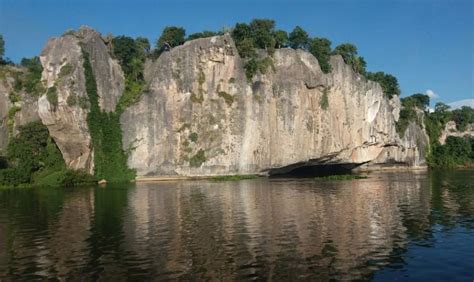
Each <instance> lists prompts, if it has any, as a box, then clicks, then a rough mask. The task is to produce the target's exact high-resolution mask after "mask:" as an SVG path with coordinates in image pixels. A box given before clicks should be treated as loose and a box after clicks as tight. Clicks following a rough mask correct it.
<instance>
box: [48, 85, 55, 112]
mask: <svg viewBox="0 0 474 282" xmlns="http://www.w3.org/2000/svg"><path fill="white" fill-rule="evenodd" d="M46 98H47V99H48V102H49V103H50V104H51V105H53V108H56V107H57V106H58V90H57V89H56V86H51V87H50V88H48V91H47V92H46Z"/></svg>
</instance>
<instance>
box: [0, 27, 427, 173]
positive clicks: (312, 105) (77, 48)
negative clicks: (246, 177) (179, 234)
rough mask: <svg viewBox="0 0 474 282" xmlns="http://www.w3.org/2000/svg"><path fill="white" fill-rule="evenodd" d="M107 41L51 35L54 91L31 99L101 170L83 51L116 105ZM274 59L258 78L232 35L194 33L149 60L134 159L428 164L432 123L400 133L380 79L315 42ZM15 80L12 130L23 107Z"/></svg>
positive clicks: (257, 169)
mask: <svg viewBox="0 0 474 282" xmlns="http://www.w3.org/2000/svg"><path fill="white" fill-rule="evenodd" d="M107 44H108V43H106V41H105V40H104V39H103V38H102V37H101V35H100V34H99V33H98V32H96V31H94V30H92V29H90V28H87V27H81V29H80V30H79V31H77V32H73V33H68V34H65V35H63V36H61V37H59V38H53V39H50V40H49V41H48V43H47V44H46V46H45V48H44V49H43V51H42V53H41V56H40V59H41V63H42V65H43V73H42V82H43V84H44V87H45V89H47V90H46V91H45V93H43V95H42V96H41V97H40V98H39V100H38V101H37V102H36V101H33V102H32V103H31V105H33V107H34V108H35V109H32V110H31V112H32V113H36V109H37V113H38V115H39V117H40V118H41V120H42V122H43V123H44V124H45V125H46V126H47V127H48V129H49V132H50V134H51V136H52V137H53V138H54V140H55V141H56V143H57V145H58V147H59V149H60V150H61V152H62V154H63V157H64V159H65V161H66V164H67V165H68V166H69V167H70V168H73V169H85V170H86V171H89V172H93V168H94V165H93V163H94V152H93V148H92V145H91V137H90V133H89V128H88V125H87V114H88V111H89V106H90V105H89V102H88V96H87V93H86V86H85V76H84V68H83V63H84V53H83V52H87V54H89V57H90V62H91V65H92V70H93V73H94V76H95V78H96V82H97V92H98V96H99V105H100V107H101V109H102V110H103V111H113V110H114V109H115V107H116V104H117V103H118V100H119V98H120V96H121V95H122V93H123V91H124V74H123V71H122V69H121V67H120V65H119V64H118V62H117V61H116V60H115V59H113V57H112V56H111V55H110V46H108V45H107ZM271 58H272V59H271V61H272V64H270V65H271V66H270V67H269V68H268V69H267V72H266V73H265V74H260V75H257V76H256V77H254V78H253V79H252V81H248V80H247V78H246V75H245V70H244V67H243V66H244V60H243V59H241V58H240V57H239V55H238V52H237V49H236V48H235V45H234V42H233V40H232V38H231V37H230V36H229V35H223V36H215V37H210V38H203V39H196V40H193V41H188V42H186V43H185V44H184V45H182V46H179V47H176V48H173V49H171V50H170V51H168V52H164V53H163V54H162V55H161V56H160V57H159V58H158V59H156V60H151V59H149V60H147V61H146V63H145V72H144V76H145V91H144V93H142V96H141V98H140V100H139V102H138V103H136V104H135V105H132V106H130V107H129V108H127V109H126V110H125V112H124V113H123V114H122V116H121V126H122V131H123V146H124V150H126V151H128V152H129V158H128V165H129V166H130V167H131V168H134V169H136V170H137V174H138V175H139V176H144V175H189V176H190V175H217V174H247V173H264V172H269V173H279V172H285V171H288V170H291V169H293V168H295V167H298V166H305V165H314V164H345V165H346V164H347V165H354V166H355V165H361V164H365V165H366V166H367V165H369V166H370V165H376V166H380V165H384V164H390V165H394V164H395V165H404V166H423V165H424V156H423V155H424V154H423V153H424V146H426V144H428V137H427V136H426V134H425V133H424V129H423V128H420V127H419V126H418V125H416V124H411V125H410V126H409V128H408V130H407V133H406V134H405V136H404V138H403V139H400V137H399V136H398V134H397V133H396V130H395V123H396V121H397V120H398V115H399V111H400V101H399V98H398V97H394V98H393V99H391V100H389V99H388V98H387V97H386V95H384V94H383V91H382V88H381V87H380V85H379V84H378V83H375V82H372V81H368V80H367V79H365V78H364V77H362V76H360V75H358V74H356V73H355V72H354V71H353V70H352V68H351V67H350V66H348V65H346V64H345V63H344V61H343V59H342V58H341V57H340V56H333V57H331V60H330V63H331V65H332V69H333V70H332V72H330V73H329V74H324V73H323V72H322V71H321V69H320V66H319V64H318V61H317V60H316V58H315V57H314V56H312V55H311V54H310V53H308V52H306V51H304V50H293V49H278V50H276V52H275V54H274V55H273V56H272V57H271ZM7 82H8V81H7ZM2 83H3V84H4V85H5V81H3V80H2ZM7 84H8V83H7ZM10 84H11V83H10ZM10 84H9V85H10ZM4 85H2V86H0V109H1V113H2V116H1V118H2V127H0V130H3V131H4V130H5V126H4V124H5V114H4V113H6V112H7V111H8V108H11V103H10V104H9V102H8V101H7V100H6V98H5V97H7V96H5V95H7V94H6V93H7V92H8V90H4V89H5V88H6V87H7V86H4ZM1 87H3V88H1ZM8 87H11V86H8ZM51 93H52V94H51ZM36 105H37V106H36ZM4 109H6V110H4ZM32 116H33V117H34V114H33V115H32ZM3 131H2V132H1V133H2V135H1V136H2V138H0V139H1V140H0V142H1V143H0V145H1V146H4V144H6V143H5V142H6V141H5V140H3V139H5V138H4V136H5V134H4V133H3ZM0 148H1V147H0Z"/></svg>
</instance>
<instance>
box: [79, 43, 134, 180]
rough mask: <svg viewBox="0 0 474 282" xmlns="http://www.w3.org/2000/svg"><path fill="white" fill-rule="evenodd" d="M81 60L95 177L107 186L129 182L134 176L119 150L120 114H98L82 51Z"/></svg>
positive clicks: (94, 88)
mask: <svg viewBox="0 0 474 282" xmlns="http://www.w3.org/2000/svg"><path fill="white" fill-rule="evenodd" d="M83 57H84V62H83V67H84V75H85V78H86V92H87V95H88V97H89V103H90V111H89V113H88V114H87V125H88V127H89V131H90V135H91V140H92V146H93V148H94V175H95V176H96V177H97V178H99V179H106V180H107V181H109V182H121V181H129V180H131V179H133V178H134V177H135V172H134V171H132V170H130V169H129V168H128V167H127V156H126V154H125V152H124V151H123V149H122V130H121V128H120V114H119V113H107V112H102V111H101V109H100V107H99V96H98V94H97V84H96V80H95V77H94V74H93V72H92V66H91V63H90V59H89V54H88V53H87V52H85V51H84V50H83Z"/></svg>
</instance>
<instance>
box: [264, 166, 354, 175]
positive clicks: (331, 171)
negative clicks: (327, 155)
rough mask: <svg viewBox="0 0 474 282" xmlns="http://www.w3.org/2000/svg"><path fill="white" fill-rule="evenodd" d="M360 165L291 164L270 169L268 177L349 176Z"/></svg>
mask: <svg viewBox="0 0 474 282" xmlns="http://www.w3.org/2000/svg"><path fill="white" fill-rule="evenodd" d="M360 165H362V164H351V163H342V164H307V163H303V164H293V165H290V166H286V167H281V168H275V169H270V170H269V171H268V175H269V176H270V177H272V178H278V177H283V178H311V177H320V176H329V175H341V174H350V173H351V172H352V170H353V169H354V168H356V167H358V166H360Z"/></svg>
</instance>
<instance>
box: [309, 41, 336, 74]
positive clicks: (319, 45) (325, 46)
mask: <svg viewBox="0 0 474 282" xmlns="http://www.w3.org/2000/svg"><path fill="white" fill-rule="evenodd" d="M309 52H311V54H313V56H315V57H316V59H318V62H319V66H320V67H321V70H322V71H323V72H324V73H329V72H331V70H332V67H331V64H330V63H329V60H330V58H331V41H329V40H328V39H326V38H318V37H316V38H313V39H312V40H311V42H310V45H309Z"/></svg>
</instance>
